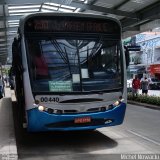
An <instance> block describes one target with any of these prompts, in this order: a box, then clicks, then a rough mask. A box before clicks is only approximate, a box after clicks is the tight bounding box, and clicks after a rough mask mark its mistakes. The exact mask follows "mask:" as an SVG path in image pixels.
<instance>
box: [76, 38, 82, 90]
mask: <svg viewBox="0 0 160 160" xmlns="http://www.w3.org/2000/svg"><path fill="white" fill-rule="evenodd" d="M76 49H77V56H78V65H79V67H78V68H79V75H80V76H79V77H80V90H81V91H82V89H83V88H82V73H81V62H80V56H79V49H78V43H77V40H76Z"/></svg>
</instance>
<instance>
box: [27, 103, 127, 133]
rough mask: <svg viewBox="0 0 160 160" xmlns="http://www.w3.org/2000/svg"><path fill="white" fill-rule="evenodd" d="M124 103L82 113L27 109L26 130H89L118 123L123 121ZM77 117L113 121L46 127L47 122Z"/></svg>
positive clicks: (67, 120) (71, 119) (64, 120)
mask: <svg viewBox="0 0 160 160" xmlns="http://www.w3.org/2000/svg"><path fill="white" fill-rule="evenodd" d="M125 109H126V104H125V103H121V104H120V106H118V107H116V108H114V109H112V110H108V111H105V112H97V113H83V114H62V115H57V114H48V113H46V112H41V111H39V110H38V109H37V108H34V109H31V110H28V111H27V115H28V131H29V132H38V131H71V130H91V129H96V128H101V127H107V126H114V125H120V124H121V123H122V122H123V119H124V114H125ZM78 117H91V119H93V120H96V119H104V118H106V119H111V120H113V122H111V123H107V124H103V125H94V126H78V127H77V126H76V127H47V126H46V125H47V124H54V123H60V122H69V121H74V119H75V118H78Z"/></svg>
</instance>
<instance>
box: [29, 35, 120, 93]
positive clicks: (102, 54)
mask: <svg viewBox="0 0 160 160" xmlns="http://www.w3.org/2000/svg"><path fill="white" fill-rule="evenodd" d="M26 45H27V57H28V69H29V73H30V80H31V86H32V90H33V92H86V91H87V92H93V91H107V90H112V89H119V88H121V87H122V84H123V82H122V80H123V78H122V75H123V74H122V64H123V63H122V53H121V52H122V50H121V45H120V40H111V39H107V38H106V37H105V36H102V35H101V36H99V35H98V36H96V35H95V36H93V35H92V36H89V35H76V34H75V35H74V36H67V35H66V36H65V35H64V34H63V36H60V35H58V36H56V35H54V36H52V37H50V38H43V37H41V38H40V37H39V38H27V39H26Z"/></svg>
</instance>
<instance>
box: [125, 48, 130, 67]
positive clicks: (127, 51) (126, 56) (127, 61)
mask: <svg viewBox="0 0 160 160" xmlns="http://www.w3.org/2000/svg"><path fill="white" fill-rule="evenodd" d="M124 53H125V58H126V68H128V66H129V62H130V57H129V50H128V48H127V46H124Z"/></svg>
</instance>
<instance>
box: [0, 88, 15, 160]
mask: <svg viewBox="0 0 160 160" xmlns="http://www.w3.org/2000/svg"><path fill="white" fill-rule="evenodd" d="M14 133H15V132H14V122H13V113H12V100H11V91H10V89H9V88H5V97H4V98H2V99H1V100H0V160H5V159H7V160H9V159H12V160H17V159H18V155H17V146H16V140H15V134H14Z"/></svg>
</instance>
